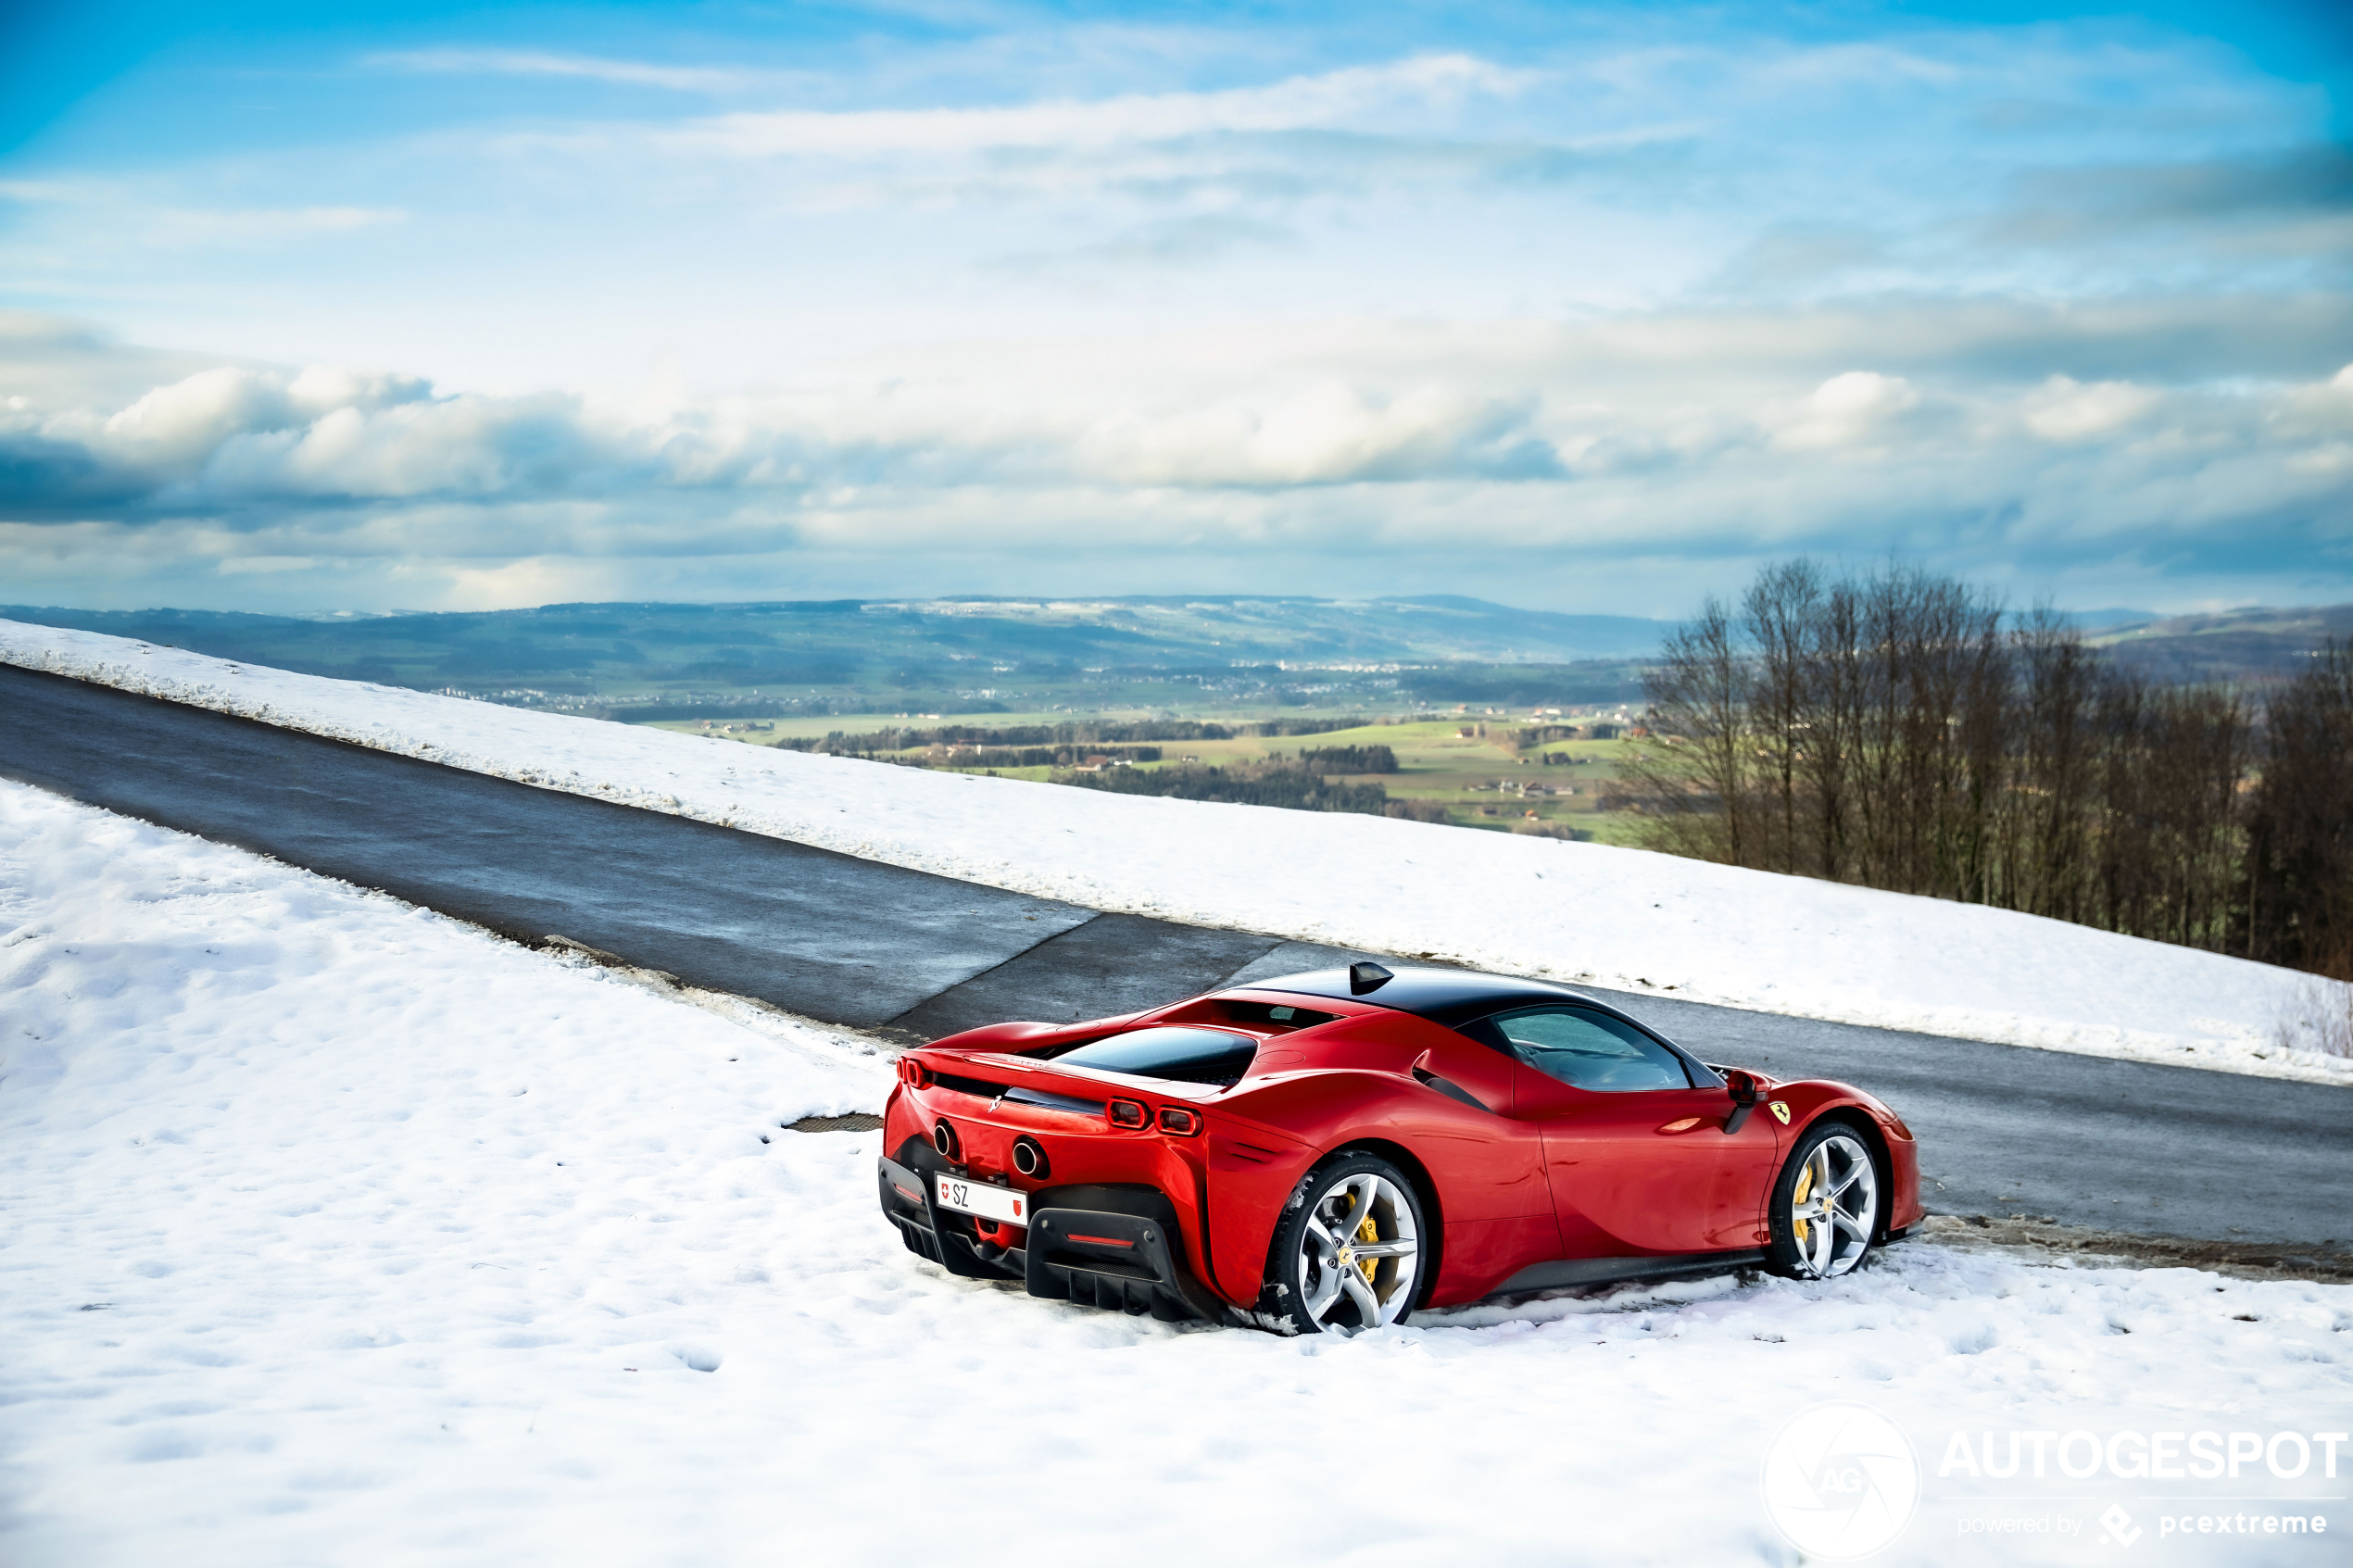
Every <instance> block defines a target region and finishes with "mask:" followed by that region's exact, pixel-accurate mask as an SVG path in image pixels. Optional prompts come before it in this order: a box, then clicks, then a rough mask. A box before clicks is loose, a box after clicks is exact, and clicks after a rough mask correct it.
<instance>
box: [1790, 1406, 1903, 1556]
mask: <svg viewBox="0 0 2353 1568" xmlns="http://www.w3.org/2000/svg"><path fill="white" fill-rule="evenodd" d="M1919 1496H1920V1462H1919V1457H1918V1456H1917V1455H1915V1454H1914V1453H1913V1452H1912V1443H1911V1439H1910V1438H1908V1437H1906V1436H1904V1434H1903V1432H1902V1431H1901V1430H1900V1429H1899V1428H1898V1427H1897V1426H1896V1424H1894V1422H1892V1421H1890V1420H1888V1419H1887V1417H1885V1416H1883V1415H1881V1414H1880V1413H1879V1411H1875V1410H1872V1409H1870V1408H1869V1406H1867V1405H1815V1406H1813V1407H1812V1408H1810V1409H1807V1410H1803V1411H1798V1412H1797V1414H1795V1415H1793V1416H1792V1417H1791V1418H1790V1419H1789V1422H1788V1424H1785V1425H1784V1426H1782V1428H1781V1430H1780V1435H1779V1436H1775V1437H1774V1439H1773V1444H1772V1447H1770V1448H1768V1449H1766V1450H1765V1507H1766V1510H1767V1512H1769V1513H1771V1514H1772V1516H1773V1523H1774V1524H1775V1525H1776V1526H1778V1527H1779V1528H1780V1532H1781V1534H1782V1535H1784V1536H1786V1537H1789V1543H1790V1544H1791V1545H1792V1546H1793V1547H1795V1548H1797V1549H1798V1550H1800V1551H1802V1552H1805V1553H1806V1555H1808V1556H1810V1557H1818V1558H1824V1559H1827V1560H1829V1561H1831V1562H1845V1561H1848V1560H1851V1559H1854V1558H1857V1557H1868V1556H1869V1555H1870V1554H1871V1553H1872V1552H1875V1551H1877V1550H1878V1549H1880V1548H1881V1547H1883V1546H1885V1545H1886V1544H1887V1543H1888V1542H1890V1541H1892V1540H1894V1538H1895V1537H1897V1536H1899V1535H1901V1534H1903V1531H1904V1526H1905V1525H1906V1524H1910V1523H1911V1522H1912V1508H1913V1506H1914V1505H1915V1504H1916V1503H1918V1502H1919Z"/></svg>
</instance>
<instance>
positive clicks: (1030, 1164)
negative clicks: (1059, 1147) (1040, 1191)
mask: <svg viewBox="0 0 2353 1568" xmlns="http://www.w3.org/2000/svg"><path fill="white" fill-rule="evenodd" d="M1013 1169H1014V1170H1016V1171H1019V1172H1020V1173H1022V1174H1023V1175H1025V1176H1029V1177H1033V1178H1036V1179H1037V1180H1039V1181H1043V1180H1044V1179H1045V1176H1046V1173H1047V1172H1048V1170H1050V1169H1051V1167H1050V1166H1049V1165H1048V1164H1047V1163H1046V1151H1045V1150H1044V1149H1043V1148H1039V1147H1038V1140H1037V1139H1036V1138H1033V1137H1031V1136H1029V1135H1027V1134H1026V1133H1025V1134H1023V1135H1021V1136H1020V1137H1017V1138H1015V1139H1014V1140H1013Z"/></svg>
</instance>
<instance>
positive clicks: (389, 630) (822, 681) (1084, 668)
mask: <svg viewBox="0 0 2353 1568" xmlns="http://www.w3.org/2000/svg"><path fill="white" fill-rule="evenodd" d="M0 616H6V618H8V619H10V620H14V621H30V622H32V623H35V624H39V625H51V626H70V627H77V628H81V629H83V630H87V631H94V632H106V633H113V634H114V635H117V636H124V637H135V638H140V639H142V640H145V641H147V642H154V643H167V644H170V645H172V646H178V647H185V648H191V649H194V650H195V651H197V652H200V653H208V654H212V655H215V656H218V657H220V658H223V659H241V660H248V661H251V662H253V663H256V664H267V665H272V666H275V667H277V668H280V669H285V670H296V671H304V672H306V673H310V674H320V675H333V676H339V677H342V678H345V679H350V680H363V681H376V682H381V683H383V684H386V685H397V686H410V687H416V688H421V689H424V690H455V691H461V692H465V693H469V694H472V695H476V696H487V697H491V698H493V699H495V700H498V701H506V702H519V703H524V704H527V705H531V706H542V707H551V708H560V709H569V710H573V711H580V712H598V713H610V714H614V715H622V714H627V715H630V716H638V717H642V716H645V715H647V714H648V713H649V712H654V711H656V710H659V711H661V713H662V714H663V715H664V716H687V715H689V714H693V715H703V716H715V715H716V714H718V713H719V712H721V711H728V712H740V713H744V714H747V715H764V714H788V713H789V714H811V713H832V712H840V713H889V712H896V711H902V710H904V711H916V712H925V711H948V710H951V709H952V710H954V711H957V712H963V713H988V712H1008V711H1017V710H1018V711H1032V710H1035V711H1052V710H1061V709H1069V710H1074V711H1075V710H1078V709H1098V708H1106V707H1131V708H1132V707H1165V708H1176V709H1185V710H1188V711H1207V710H1232V709H1256V708H1269V707H1290V708H1300V707H1306V708H1317V709H1359V710H1362V709H1384V708H1388V707H1392V706H1415V705H1419V706H1427V707H1439V706H1443V707H1450V708H1451V707H1452V706H1453V705H1455V704H1458V703H1461V704H1467V705H1472V706H1493V707H1497V708H1523V707H1529V706H1532V705H1540V704H1553V705H1561V704H1579V705H1591V704H1601V703H1618V702H1635V701H1639V700H1640V699H1641V696H1642V684H1641V672H1642V671H1641V667H1642V664H1644V663H1645V662H1647V661H1648V660H1649V659H1651V658H1652V657H1653V656H1654V655H1655V653H1656V652H1657V650H1658V646H1659V644H1660V642H1661V640H1662V639H1663V638H1664V637H1665V635H1666V634H1667V632H1668V631H1670V630H1671V629H1672V626H1673V623H1672V622H1669V621H1650V620H1643V619H1641V618H1637V617H1633V616H1614V615H1564V614H1557V613H1554V612H1552V611H1549V610H1531V609H1514V608H1509V607H1508V606H1504V605H1498V604H1490V603H1488V602H1486V601H1484V600H1481V599H1471V598H1460V597H1454V596H1445V595H1424V596H1414V597H1392V598H1379V599H1358V600H1342V599H1315V598H1307V597H1288V596H1246V595H1222V596H1221V595H1191V596H1128V597H1118V598H1097V599H1018V598H1004V597H996V598H981V597H973V598H949V599H817V600H783V601H775V602H763V603H754V604H726V605H693V604H566V605H546V606H543V607H541V608H536V609H510V610H491V611H484V612H471V613H469V612H456V613H439V614H393V615H331V616H277V615H245V614H236V613H232V612H225V611H218V610H189V609H147V610H72V609H56V608H34V607H30V606H0ZM2070 619H2071V620H2072V621H2075V623H2076V624H2077V625H2079V626H2081V627H2082V629H2083V630H2084V631H2085V633H2086V634H2087V636H2088V638H2089V640H2090V641H2091V642H2092V643H2093V644H2094V646H2098V647H2101V648H2104V649H2106V650H2108V653H2109V655H2110V657H2112V658H2114V659H2118V660H2119V661H2120V662H2122V663H2126V664H2129V665H2131V666H2133V667H2134V668H2137V669H2141V670H2145V671H2147V672H2148V673H2149V674H2150V675H2151V676H2152V677H2153V678H2155V679H2158V680H2161V681H2167V682H2205V681H2229V682H2235V683H2239V684H2263V683H2267V682H2271V681H2275V680H2278V679H2280V678H2282V677H2283V676H2284V675H2285V674H2287V673H2289V672H2291V671H2294V670H2296V669H2298V668H2300V667H2301V666H2302V664H2303V663H2304V661H2305V660H2306V659H2308V658H2309V654H2310V652H2311V650H2312V649H2313V648H2315V647H2317V646H2319V644H2320V642H2321V639H2322V637H2324V636H2327V635H2330V634H2332V633H2334V634H2335V635H2339V636H2353V605H2340V606H2335V607H2332V608H2320V609H2291V610H2274V609H2247V610H2235V611H2232V612H2230V613H2228V614H2223V615H2208V616H2177V617H2172V618H2170V619H2152V618H2150V617H2147V616H2146V615H2145V614H2141V613H2140V612H2136V611H2132V610H2113V609H2112V610H2095V611H2087V612H2082V613H2079V614H2077V615H2074V616H2071V617H2070ZM673 710H675V714H674V715H673Z"/></svg>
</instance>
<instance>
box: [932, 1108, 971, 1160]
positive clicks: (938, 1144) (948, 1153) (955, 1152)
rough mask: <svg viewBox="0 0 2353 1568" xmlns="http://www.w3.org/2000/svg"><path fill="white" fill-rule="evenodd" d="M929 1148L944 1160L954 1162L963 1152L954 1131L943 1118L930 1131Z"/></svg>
mask: <svg viewBox="0 0 2353 1568" xmlns="http://www.w3.org/2000/svg"><path fill="white" fill-rule="evenodd" d="M931 1147H932V1148H936V1149H937V1150H939V1152H940V1154H941V1156H942V1157H943V1158H945V1159H949V1160H954V1159H956V1158H957V1157H958V1156H960V1155H961V1154H962V1153H963V1147H964V1146H963V1142H962V1141H961V1140H959V1139H958V1138H957V1136H956V1129H955V1128H953V1127H951V1126H950V1125H949V1124H948V1118H946V1117H945V1116H943V1117H941V1118H940V1119H939V1122H938V1124H937V1125H936V1126H934V1127H933V1128H932V1130H931Z"/></svg>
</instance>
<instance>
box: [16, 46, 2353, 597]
mask: <svg viewBox="0 0 2353 1568" xmlns="http://www.w3.org/2000/svg"><path fill="white" fill-rule="evenodd" d="M23 12H24V8H23V7H17V8H12V9H10V10H8V11H7V12H6V20H5V21H0V27H6V29H8V30H10V31H8V32H7V33H6V34H5V35H0V105H4V106H6V107H5V109H4V110H0V312H5V314H0V580H5V582H6V583H7V584H8V587H7V589H6V595H5V596H6V598H7V599H10V600H15V601H17V602H33V603H60V604H78V605H88V606H118V607H121V606H139V605H154V604H175V605H189V606H208V607H215V608H258V609H297V610H316V609H330V608H481V607H487V606H502V605H515V604H531V603H539V602H545V601H547V600H553V599H576V598H611V597H630V598H644V597H677V598H750V597H761V598H764V597H833V596H846V595H900V594H925V593H1012V594H1030V593H1048V594H1061V595H1068V594H1099V593H1136V592H1219V591H1262V590H1270V589H1271V590H1280V591H1287V592H1289V591H1304V592H1317V593H1325V594H1331V595H1343V596H1344V595H1355V594H1384V593H1429V592H1452V593H1468V594H1476V595H1479V596H1485V597H1490V598H1494V599H1499V600H1503V601H1504V602H1508V603H1514V604H1521V605H1528V606H1531V607H1534V606H1541V607H1546V608H1560V609H1572V610H1614V611H1630V612H1635V613H1647V614H1661V615H1675V614H1680V613H1682V612H1684V611H1686V610H1688V609H1689V608H1691V606H1692V604H1693V603H1694V602H1695V601H1696V599H1697V597H1698V596H1699V595H1700V594H1701V593H1702V592H1703V591H1705V590H1706V589H1709V588H1718V589H1721V588H1728V587H1731V586H1735V585H1737V583H1740V582H1741V581H1742V580H1743V579H1744V578H1745V576H1746V575H1747V573H1748V572H1749V571H1752V570H1753V569H1754V567H1755V565H1756V563H1758V562H1759V561H1761V560H1764V559H1768V558H1775V557H1778V556H1782V555H1787V554H1791V553H1794V552H1798V551H1806V552H1810V553H1814V554H1817V555H1821V556H1827V557H1832V558H1844V559H1848V560H1853V561H1857V562H1868V561H1871V560H1876V559H1879V558H1883V557H1885V556H1886V555H1888V554H1889V553H1891V552H1893V553H1897V554H1901V555H1904V556H1906V557H1910V558H1919V559H1922V560H1925V561H1927V562H1929V563H1931V564H1932V565H1935V566H1939V567H1943V568H1945V569H1948V570H1952V571H1961V572H1965V573H1968V574H1969V575H1971V576H1973V577H1977V578H1980V579H1982V580H1985V581H1988V582H1990V583H1995V584H1997V585H1999V586H2001V587H2003V588H2004V589H2005V590H2006V591H2007V592H2008V593H2009V594H2010V595H2011V596H2013V597H2014V598H2017V599H2019V600H2021V601H2025V600H2031V599H2033V598H2037V597H2043V596H2051V597H2056V598H2057V599H2058V600H2060V601H2061V602H2063V603H2066V604H2070V605H2074V606H2078V607H2083V608H2090V607H2095V606H2106V605H2118V604H2123V605H2136V606H2145V607H2149V608H2160V609H2175V608H2206V607H2214V606H2221V605H2229V604H2240V603H2250V602H2269V603H2310V602H2320V601H2336V600H2343V599H2347V598H2353V370H2348V366H2353V296H2348V281H2349V280H2348V261H2353V153H2348V151H2347V140H2346V139H2347V129H2348V121H2347V108H2346V80H2347V64H2348V57H2353V56H2349V53H2348V51H2349V50H2353V27H2349V26H2348V24H2347V22H2346V21H2345V20H2344V19H2341V18H2340V17H2339V15H2338V13H2337V10H2336V9H2335V8H2333V7H2328V6H2269V7H2266V6H2237V7H2223V6H2186V5H2176V6H2163V7H2158V8H2153V9H2141V10H2137V11H2114V10H2095V9H2088V8H2087V9H2084V10H2081V11H2061V10H2056V9H2049V8H2032V9H2030V8H2028V7H2023V6H1968V7H1963V6H1942V7H1937V6H1900V7H1890V6H1836V5H1833V6H1786V7H1773V6H1746V7H1731V6H1451V7H1446V8H1443V9H1438V8H1429V9H1408V8H1402V7H1400V8H1386V9H1384V8H1381V7H1378V6H1349V7H1339V6H1247V7H1244V6H1234V7H1217V6H1185V7H1167V8H1163V9H1157V10H1155V9H1146V8H1138V7H1127V6H1117V7H1114V6H1100V7H1076V6H1072V7H1039V6H1003V5H995V4H986V3H983V4H963V3H957V0H944V3H937V4H933V3H925V0H917V3H913V4H906V5H887V6H749V5H737V6H661V7H651V6H648V7H625V6H535V7H504V8H496V9H491V8H484V7H481V6H459V5H414V6H340V7H317V6H311V7H296V6H282V5H263V4H246V5H238V4H234V3H228V4H223V5H217V6H209V7H203V8H191V7H167V6H159V5H145V4H117V5H107V4H105V3H103V0H101V3H97V4H93V5H88V6H80V7H54V8H51V9H48V10H44V11H42V12H40V13H39V14H21V13H23Z"/></svg>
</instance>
